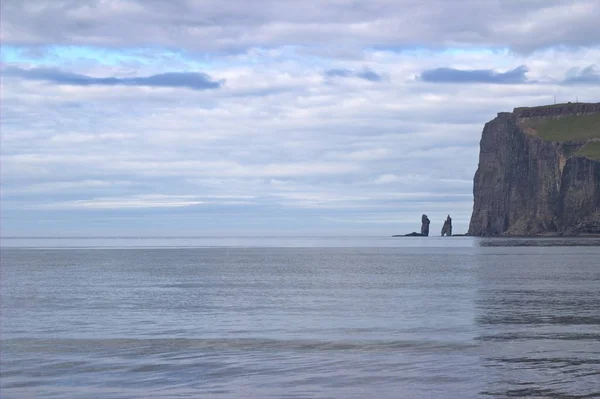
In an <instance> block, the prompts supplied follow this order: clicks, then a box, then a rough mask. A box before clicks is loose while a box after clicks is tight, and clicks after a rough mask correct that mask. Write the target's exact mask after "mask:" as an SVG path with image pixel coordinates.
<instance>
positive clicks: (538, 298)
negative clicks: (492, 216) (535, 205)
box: [475, 249, 600, 398]
mask: <svg viewBox="0 0 600 399" xmlns="http://www.w3.org/2000/svg"><path fill="white" fill-rule="evenodd" d="M552 255H554V256H546V257H543V258H539V259H536V261H529V262H527V263H526V264H524V262H515V261H514V259H512V257H510V256H507V255H505V254H501V255H491V256H488V257H487V259H486V261H485V262H481V268H480V269H479V273H478V275H479V279H478V283H477V293H478V294H477V301H476V303H477V314H476V319H475V320H476V323H477V327H478V332H479V334H478V336H477V341H479V342H481V344H480V353H481V356H482V361H483V367H485V368H486V370H487V372H486V378H487V381H488V384H487V387H486V389H485V390H483V391H482V393H484V394H487V395H491V396H498V397H547V398H581V397H598V396H599V395H600V306H599V305H600V288H599V287H600V270H599V269H600V267H599V264H598V262H596V261H595V257H594V258H593V259H592V258H589V259H588V260H587V261H586V260H585V259H580V258H578V257H577V256H560V254H559V253H558V252H557V250H556V249H554V250H553V253H552ZM523 256H527V253H524V254H523ZM525 265H526V267H524V266H525Z"/></svg>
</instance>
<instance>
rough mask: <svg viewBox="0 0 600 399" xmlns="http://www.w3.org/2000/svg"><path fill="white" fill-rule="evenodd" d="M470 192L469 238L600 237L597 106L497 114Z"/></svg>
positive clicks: (487, 131) (599, 122)
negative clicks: (593, 235)
mask: <svg viewBox="0 0 600 399" xmlns="http://www.w3.org/2000/svg"><path fill="white" fill-rule="evenodd" d="M473 194H474V205H473V214H472V216H471V221H470V224H469V232H468V235H473V236H494V235H509V236H510V235H524V236H529V235H579V234H600V103H574V104H571V103H569V104H558V105H551V106H543V107H532V108H516V109H515V110H514V111H513V112H501V113H499V114H498V116H497V117H496V118H495V119H493V120H492V121H490V122H488V123H487V124H486V125H485V127H484V129H483V134H482V137H481V142H480V153H479V166H478V169H477V172H476V173H475V178H474V184H473Z"/></svg>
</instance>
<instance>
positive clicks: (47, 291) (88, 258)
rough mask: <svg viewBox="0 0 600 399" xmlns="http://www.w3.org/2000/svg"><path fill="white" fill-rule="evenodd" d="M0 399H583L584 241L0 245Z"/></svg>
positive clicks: (587, 394) (598, 317) (587, 259)
mask: <svg viewBox="0 0 600 399" xmlns="http://www.w3.org/2000/svg"><path fill="white" fill-rule="evenodd" d="M0 259H1V265H0V266H1V268H0V273H1V275H0V277H1V280H0V281H1V282H0V295H1V297H0V299H1V308H0V311H1V313H0V343H1V353H0V397H2V398H3V399H9V398H434V399H435V398H444V399H446V398H513V397H517V398H527V397H530V398H593V397H600V239H598V238H474V237H402V238H393V237H170V238H169V237H111V238H106V237H105V238H10V237H8V238H3V239H2V240H1V256H0Z"/></svg>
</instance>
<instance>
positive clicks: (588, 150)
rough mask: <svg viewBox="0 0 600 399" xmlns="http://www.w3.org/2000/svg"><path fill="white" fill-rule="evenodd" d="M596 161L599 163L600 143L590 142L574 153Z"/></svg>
mask: <svg viewBox="0 0 600 399" xmlns="http://www.w3.org/2000/svg"><path fill="white" fill-rule="evenodd" d="M576 154H577V155H581V156H584V157H587V158H590V159H593V160H596V161H600V142H597V141H596V142H590V143H587V144H586V145H584V146H583V147H582V148H580V149H579V151H577V153H576Z"/></svg>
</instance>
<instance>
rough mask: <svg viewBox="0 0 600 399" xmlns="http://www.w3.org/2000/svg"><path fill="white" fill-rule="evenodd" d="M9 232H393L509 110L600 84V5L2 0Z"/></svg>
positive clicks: (465, 199)
mask: <svg viewBox="0 0 600 399" xmlns="http://www.w3.org/2000/svg"><path fill="white" fill-rule="evenodd" d="M0 4H1V6H0V7H1V10H0V17H1V21H0V40H1V42H2V49H1V66H0V68H1V69H0V74H1V77H2V80H1V100H2V101H1V102H0V107H1V108H0V112H1V122H0V123H1V133H2V137H1V157H2V160H1V166H2V167H1V178H2V192H1V201H2V203H1V205H2V209H1V212H2V214H1V217H2V235H3V236H17V235H19V236H22V235H27V236H39V235H41V236H54V235H67V236H77V235H88V236H89V235H235V234H239V235H260V234H287V235H293V234H327V235H329V234H342V235H343V234H351V235H357V234H378V235H379V234H381V235H388V234H394V233H405V232H410V231H414V230H418V229H419V227H420V216H421V214H422V213H427V214H428V215H429V218H430V219H431V220H432V223H433V225H432V231H433V232H434V233H435V232H436V231H437V230H436V229H438V228H441V225H442V223H443V219H444V218H445V216H446V215H447V214H448V213H450V214H451V215H452V216H453V218H454V224H455V228H454V230H455V231H457V232H462V231H465V230H466V227H467V224H468V219H469V217H470V213H471V209H472V178H473V175H474V173H475V170H476V168H477V157H478V150H479V149H478V144H479V139H480V135H481V130H482V128H483V124H484V123H485V122H486V121H488V120H490V119H492V118H493V117H494V116H495V115H496V113H497V112H500V111H509V110H512V108H514V107H519V106H531V105H542V104H547V103H551V102H552V101H553V99H554V97H555V96H556V99H557V101H563V102H566V101H575V99H578V100H579V101H593V102H597V101H600V24H598V23H597V21H598V20H600V2H598V1H595V0H589V1H587V0H572V1H554V0H543V1H542V0H530V1H511V0H507V1H502V2H500V1H466V0H463V1H452V2H450V1H445V0H444V1H442V0H420V1H412V0H411V1H397V0H395V1H391V0H371V1H342V0H334V1H301V2H299V1H266V0H258V1H253V2H252V3H251V5H250V2H247V1H241V0H227V1H218V2H217V1H215V2H212V1H191V0H188V1H184V0H178V1H154V0H152V1H141V0H139V1H134V0H131V1H119V0H110V1H109V0H105V1H101V0H98V1H56V2H49V1H24V0H19V1H16V0H14V1H13V0H3V1H2V3H0Z"/></svg>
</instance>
